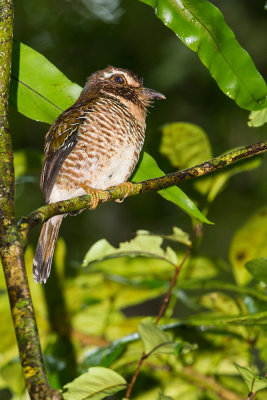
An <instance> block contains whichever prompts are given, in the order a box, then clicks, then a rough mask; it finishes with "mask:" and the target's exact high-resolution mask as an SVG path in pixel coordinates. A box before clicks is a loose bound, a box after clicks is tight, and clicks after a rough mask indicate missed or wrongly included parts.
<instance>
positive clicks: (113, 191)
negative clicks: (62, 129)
mask: <svg viewBox="0 0 267 400" xmlns="http://www.w3.org/2000/svg"><path fill="white" fill-rule="evenodd" d="M266 151H267V142H262V143H257V144H253V145H250V146H247V147H244V148H240V149H237V150H234V151H231V152H230V153H227V154H224V155H222V156H219V157H216V158H213V159H212V160H209V161H205V162H204V163H202V164H199V165H196V166H195V167H191V168H187V169H185V170H182V171H178V172H173V173H170V174H167V175H164V176H162V177H159V178H155V179H149V180H146V181H143V182H140V183H134V184H133V185H132V190H131V192H130V193H129V194H128V196H135V195H138V194H141V193H145V192H152V191H158V190H161V189H165V188H168V187H170V186H174V185H177V184H178V183H180V182H183V181H186V180H190V179H193V178H198V177H201V176H203V175H208V174H210V173H212V172H215V171H217V170H219V169H221V168H225V167H227V166H231V165H232V164H234V163H236V162H237V161H241V160H244V159H247V158H249V157H254V156H257V155H259V154H262V153H264V152H266ZM125 192H126V188H125V187H123V186H121V185H118V186H114V187H112V188H110V189H107V190H105V191H104V192H103V191H100V192H99V200H100V202H106V201H111V200H117V199H122V198H123V197H124V195H125ZM92 201H93V195H92V194H90V193H89V194H87V195H84V196H79V197H74V198H72V199H70V200H64V201H59V202H57V203H52V204H48V205H45V206H43V207H40V208H38V209H37V210H36V211H34V212H32V213H31V214H30V215H28V216H27V217H22V219H21V220H20V222H19V230H20V233H21V237H22V240H23V242H24V244H26V243H27V238H28V234H29V231H30V230H31V228H33V227H34V226H35V225H37V224H40V223H43V222H45V221H46V220H48V219H49V218H51V217H53V216H54V215H57V214H66V213H70V212H74V211H78V210H82V209H85V208H90V207H91V206H92Z"/></svg>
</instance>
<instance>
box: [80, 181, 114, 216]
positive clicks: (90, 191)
mask: <svg viewBox="0 0 267 400" xmlns="http://www.w3.org/2000/svg"><path fill="white" fill-rule="evenodd" d="M80 187H81V188H82V189H84V190H85V191H86V193H88V194H91V196H92V199H91V204H90V207H89V209H90V210H94V209H95V208H96V207H97V205H98V203H99V201H101V202H105V201H107V200H108V198H109V195H108V193H107V192H105V191H104V190H101V189H93V188H91V187H90V186H86V185H83V184H80ZM100 194H101V198H100V196H99V195H100Z"/></svg>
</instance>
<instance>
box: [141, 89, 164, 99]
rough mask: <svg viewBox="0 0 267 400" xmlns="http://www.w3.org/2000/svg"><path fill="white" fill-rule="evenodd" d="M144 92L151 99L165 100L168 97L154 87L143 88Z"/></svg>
mask: <svg viewBox="0 0 267 400" xmlns="http://www.w3.org/2000/svg"><path fill="white" fill-rule="evenodd" d="M142 92H143V94H144V95H145V96H146V97H147V98H148V99H151V100H164V99H166V97H165V96H164V94H162V93H160V92H156V90H153V89H148V88H142Z"/></svg>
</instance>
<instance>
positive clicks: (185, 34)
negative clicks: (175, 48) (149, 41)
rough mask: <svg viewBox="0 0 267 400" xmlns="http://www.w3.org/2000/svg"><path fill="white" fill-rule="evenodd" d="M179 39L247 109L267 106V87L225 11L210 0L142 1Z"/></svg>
mask: <svg viewBox="0 0 267 400" xmlns="http://www.w3.org/2000/svg"><path fill="white" fill-rule="evenodd" d="M142 1H143V2H144V3H146V4H149V5H150V6H152V7H154V8H155V12H156V15H157V17H158V18H159V19H161V20H162V21H163V23H164V24H165V25H166V26H167V27H169V28H170V29H172V30H173V31H174V32H175V33H176V35H177V36H178V37H179V39H180V40H181V41H182V42H183V43H184V44H185V45H186V46H188V47H189V48H190V49H191V50H193V51H195V52H197V53H198V56H199V58H200V60H201V62H202V63H203V64H204V65H205V66H206V67H207V68H208V70H209V71H210V74H211V76H212V77H213V78H214V79H215V81H216V82H217V84H218V86H219V87H220V89H221V90H222V91H223V92H224V93H225V94H226V95H227V96H228V97H230V98H231V99H233V100H235V101H236V103H237V104H238V105H239V106H240V107H242V108H245V109H247V110H260V109H263V108H264V107H266V104H267V100H266V96H267V87H266V83H265V81H264V79H263V78H262V76H261V75H260V73H259V72H258V70H257V69H256V67H255V65H254V63H253V61H252V59H251V58H250V56H249V54H248V53H247V52H246V51H245V50H244V49H243V48H242V47H241V46H240V44H239V43H238V41H237V40H236V38H235V35H234V33H233V32H232V30H231V29H230V28H229V27H228V25H227V24H226V23H225V21H224V17H223V15H222V13H221V11H220V10H219V9H218V8H216V7H215V6H214V5H213V4H211V3H210V2H209V1H206V0H142Z"/></svg>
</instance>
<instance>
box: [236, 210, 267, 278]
mask: <svg viewBox="0 0 267 400" xmlns="http://www.w3.org/2000/svg"><path fill="white" fill-rule="evenodd" d="M266 237H267V208H266V207H265V208H262V209H260V210H258V211H257V212H256V213H255V214H253V215H252V216H251V217H250V218H249V219H248V220H247V221H246V222H245V224H244V225H243V226H241V228H239V229H238V231H237V232H236V233H235V235H234V238H233V241H232V243H231V248H230V260H231V262H232V265H233V272H234V275H235V278H236V281H237V282H238V283H239V284H246V283H247V282H249V281H250V280H251V278H252V276H251V274H250V273H249V272H248V270H247V269H246V267H245V264H246V262H247V261H249V260H253V259H254V258H260V257H267V241H266Z"/></svg>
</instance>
